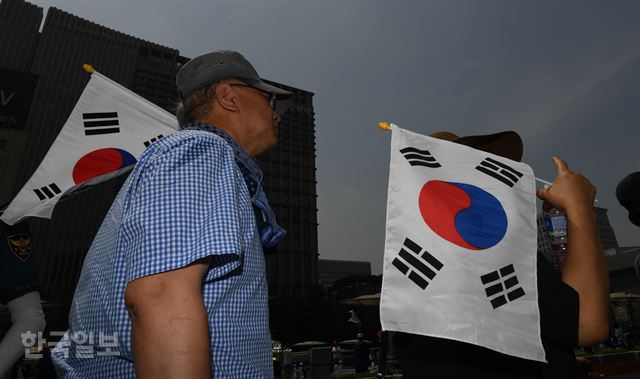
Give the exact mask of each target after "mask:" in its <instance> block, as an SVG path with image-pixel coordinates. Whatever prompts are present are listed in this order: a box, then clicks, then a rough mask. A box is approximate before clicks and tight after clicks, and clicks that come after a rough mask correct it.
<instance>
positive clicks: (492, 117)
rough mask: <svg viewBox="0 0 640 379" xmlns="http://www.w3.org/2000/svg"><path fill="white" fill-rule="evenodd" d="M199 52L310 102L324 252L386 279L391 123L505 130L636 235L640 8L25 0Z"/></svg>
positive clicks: (543, 168)
mask: <svg viewBox="0 0 640 379" xmlns="http://www.w3.org/2000/svg"><path fill="white" fill-rule="evenodd" d="M33 2H34V3H35V4H37V5H40V6H44V7H45V8H47V7H48V6H55V7H57V8H60V9H62V10H65V11H67V12H69V13H72V14H75V15H78V16H80V17H83V18H86V19H89V20H91V21H94V22H96V23H98V24H101V25H104V26H107V27H110V28H113V29H115V30H118V31H122V32H124V33H127V34H131V35H134V36H136V37H140V38H143V39H146V40H149V41H153V42H156V43H159V44H162V45H165V46H169V47H173V48H176V49H178V50H180V52H181V54H182V55H184V56H195V55H197V54H199V53H201V52H205V51H208V50H215V49H232V50H237V51H240V52H241V53H243V54H244V55H245V56H246V57H247V58H248V59H249V60H250V61H251V62H253V64H254V65H255V66H256V68H257V70H258V72H259V73H260V74H261V75H262V76H263V77H266V78H268V79H271V80H275V81H278V82H281V83H285V84H288V85H291V86H294V87H298V88H302V89H305V90H308V91H311V92H314V93H315V97H314V106H315V112H316V132H317V156H318V158H317V162H316V164H317V168H318V195H319V198H318V208H319V223H320V226H319V244H320V246H319V249H320V258H330V259H353V260H368V261H371V262H372V268H373V271H374V273H380V272H381V270H382V256H383V249H384V223H385V208H386V196H387V193H386V191H387V179H388V163H389V141H390V135H389V134H388V133H384V132H381V131H378V129H377V128H376V124H377V122H378V121H381V120H389V121H392V122H394V123H396V124H398V125H400V126H401V127H403V128H406V129H410V130H413V131H415V132H419V133H425V134H429V133H432V132H434V131H439V130H449V131H452V132H455V133H457V134H459V135H468V134H483V133H488V132H495V131H500V130H506V129H512V130H515V131H517V132H518V133H520V135H521V136H522V137H523V139H524V142H525V154H524V159H523V160H524V161H525V162H527V163H529V164H530V165H531V166H532V167H533V169H534V171H535V172H536V175H537V176H538V177H541V178H545V179H548V180H552V179H553V177H554V169H553V165H552V163H551V159H550V158H551V156H552V155H553V154H558V155H560V156H561V157H562V158H564V159H566V160H567V161H568V162H569V166H570V167H571V168H573V169H575V170H578V171H580V172H582V173H583V174H585V175H586V176H587V177H589V178H590V179H591V181H592V182H593V183H594V184H595V185H596V186H597V187H598V195H597V197H598V199H599V201H600V202H599V205H600V206H602V207H605V208H608V209H609V217H610V220H611V223H612V225H613V227H614V229H615V232H616V235H617V237H618V241H619V243H620V244H621V245H623V246H624V245H640V228H637V227H634V226H633V225H631V223H630V222H629V221H628V219H627V216H626V211H625V210H624V209H623V208H622V207H621V206H620V205H619V204H618V202H617V201H616V199H615V186H616V184H617V183H618V182H619V181H620V180H621V179H622V178H623V177H624V176H625V175H627V174H628V173H630V172H632V171H639V170H640V154H639V153H638V142H639V141H640V139H639V138H638V137H639V136H640V129H639V128H638V127H637V124H638V123H639V121H640V46H639V45H638V41H639V40H640V22H638V17H639V16H640V2H638V1H633V0H630V1H599V2H594V1H582V0H581V1H558V0H553V1H512V0H504V1H486V0H468V1H452V0H441V1H401V0H394V1H374V0H367V1H364V0H351V1H320V0H316V1H302V0H296V1H268V0H253V1H242V0H235V1H190V0H180V1H178V0H175V1H169V0H155V1H113V0H93V1H79V0H73V1H44V0H43V1H33Z"/></svg>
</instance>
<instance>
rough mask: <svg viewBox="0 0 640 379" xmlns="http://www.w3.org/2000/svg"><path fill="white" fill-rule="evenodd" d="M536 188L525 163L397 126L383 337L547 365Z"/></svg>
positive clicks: (382, 304)
mask: <svg viewBox="0 0 640 379" xmlns="http://www.w3.org/2000/svg"><path fill="white" fill-rule="evenodd" d="M534 180H535V177H534V175H533V171H532V169H531V168H530V167H529V166H527V165H526V164H524V163H520V162H515V161H512V160H509V159H506V158H503V157H500V156H497V155H493V154H490V153H486V152H483V151H480V150H476V149H473V148H470V147H468V146H464V145H460V144H456V143H453V142H448V141H443V140H439V139H435V138H431V137H427V136H424V135H420V134H416V133H412V132H410V131H407V130H403V129H401V128H399V127H397V126H395V125H394V126H392V138H391V163H390V172H389V194H388V203H387V225H386V244H385V253H384V275H383V284H382V295H381V301H380V314H381V322H382V327H383V330H389V331H401V332H407V333H412V334H419V335H425V336H432V337H440V338H446V339H451V340H457V341H462V342H466V343H471V344H475V345H479V346H482V347H485V348H489V349H492V350H495V351H498V352H501V353H504V354H509V355H512V356H516V357H520V358H525V359H531V360H535V361H541V362H545V353H544V349H543V347H542V342H541V339H540V315H539V312H538V292H537V286H536V243H537V238H536V236H537V231H536V203H535V182H534Z"/></svg>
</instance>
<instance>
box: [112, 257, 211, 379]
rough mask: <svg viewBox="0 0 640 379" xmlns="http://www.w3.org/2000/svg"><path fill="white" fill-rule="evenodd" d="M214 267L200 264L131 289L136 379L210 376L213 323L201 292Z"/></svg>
mask: <svg viewBox="0 0 640 379" xmlns="http://www.w3.org/2000/svg"><path fill="white" fill-rule="evenodd" d="M209 263H210V260H209V259H204V260H200V261H197V262H195V263H193V264H191V265H189V266H186V267H183V268H180V269H177V270H172V271H167V272H163V273H159V274H155V275H150V276H146V277H143V278H139V279H136V280H133V281H131V282H130V283H129V284H128V285H127V288H126V289H125V293H124V298H125V303H126V305H127V311H128V312H129V316H130V317H131V334H132V340H133V357H134V364H135V368H136V377H138V378H142V379H145V378H154V379H155V378H211V357H210V347H209V321H208V319H207V312H206V310H205V307H204V301H203V299H202V292H201V289H202V288H201V287H202V281H203V278H204V275H205V273H206V272H207V268H208V267H209Z"/></svg>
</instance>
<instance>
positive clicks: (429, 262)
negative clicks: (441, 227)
mask: <svg viewBox="0 0 640 379" xmlns="http://www.w3.org/2000/svg"><path fill="white" fill-rule="evenodd" d="M405 247H406V248H407V249H409V250H410V251H411V252H409V251H407V250H406V249H405ZM421 251H422V247H420V246H418V244H417V243H415V242H413V241H411V240H410V239H408V238H406V239H405V240H404V247H403V248H401V249H400V252H399V253H398V256H397V257H396V258H395V259H394V260H393V262H391V263H392V264H393V265H394V266H395V268H397V269H398V270H400V272H401V273H403V274H405V275H407V272H408V273H409V275H408V277H409V279H411V280H412V281H413V282H414V283H415V284H417V285H418V287H420V288H422V289H425V288H427V285H428V284H429V280H431V279H433V278H434V277H435V276H436V272H435V271H440V269H442V266H443V264H442V262H440V261H439V260H437V259H436V257H434V256H433V255H431V254H429V252H428V251H426V250H425V251H424V253H422V255H420V252H421ZM434 270H435V271H434Z"/></svg>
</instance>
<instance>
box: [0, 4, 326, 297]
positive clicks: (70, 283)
mask: <svg viewBox="0 0 640 379" xmlns="http://www.w3.org/2000/svg"><path fill="white" fill-rule="evenodd" d="M41 20H42V8H39V7H37V6H35V5H32V4H29V3H26V2H24V1H22V0H2V2H1V3H0V51H1V52H2V53H1V54H0V69H10V70H17V71H19V72H20V74H21V75H24V76H25V77H30V78H32V79H33V80H37V84H36V85H35V90H34V93H33V96H32V101H31V104H30V110H29V112H28V117H26V118H25V119H26V123H25V124H24V125H23V126H22V127H21V128H18V129H9V128H7V127H4V126H0V169H2V170H1V171H0V179H1V180H2V188H3V191H2V192H0V197H1V198H0V200H2V201H9V200H10V199H11V197H12V196H13V195H15V194H16V193H17V191H18V190H19V189H20V188H21V187H22V185H23V184H24V183H25V182H26V181H27V179H28V178H29V177H30V176H31V174H32V173H33V172H34V170H35V169H36V168H37V166H38V165H39V164H40V162H41V161H42V159H43V158H44V156H45V154H46V152H47V151H48V149H49V147H50V146H51V144H52V143H53V141H54V140H55V138H56V136H57V135H58V133H59V131H60V129H61V128H62V126H63V124H64V123H65V121H66V119H67V117H68V116H69V114H70V112H71V110H72V109H73V107H74V105H75V103H76V101H77V100H78V98H79V97H80V94H81V93H82V90H83V89H84V87H85V85H86V83H87V81H88V80H89V77H90V76H89V75H88V74H87V73H86V72H84V71H83V69H82V65H83V64H85V63H89V64H92V65H93V66H94V67H95V69H96V70H97V71H99V72H101V73H102V74H104V75H106V76H108V77H109V78H111V79H113V80H115V81H116V82H118V83H120V84H122V85H123V86H125V87H127V88H129V89H131V90H133V91H135V92H136V93H138V94H140V95H142V96H143V97H145V98H147V99H148V100H150V101H152V102H153V103H155V104H157V105H158V106H160V107H162V108H165V109H167V110H170V109H171V108H172V106H173V105H174V103H175V101H176V99H177V91H176V88H175V83H174V81H175V74H176V72H177V71H178V69H179V68H180V65H181V64H183V63H185V62H186V61H187V60H188V58H185V57H182V56H180V54H179V52H178V50H176V49H172V48H168V47H164V46H160V45H157V44H154V43H151V42H148V41H144V40H141V39H138V38H135V37H132V36H129V35H126V34H123V33H120V32H117V31H114V30H111V29H109V28H106V27H104V26H100V25H97V24H95V23H93V22H90V21H87V20H84V19H81V18H79V17H77V16H74V15H71V14H69V13H66V12H63V11H61V10H59V9H56V8H50V9H49V11H48V13H47V16H46V19H45V21H44V26H43V28H42V32H41V33H39V32H38V30H39V27H40V23H41ZM221 48H227V47H226V46H221ZM273 84H275V85H277V86H280V87H283V88H287V89H289V90H291V91H292V92H294V95H295V97H294V104H293V106H292V107H291V110H290V111H289V112H288V113H287V114H285V115H284V117H283V120H282V123H281V131H280V136H281V145H280V148H279V149H278V150H276V151H272V152H270V153H268V154H265V155H264V156H262V157H260V158H259V164H260V166H261V167H262V169H263V171H264V174H265V190H266V192H267V194H268V196H269V199H270V201H271V203H272V205H273V208H274V211H275V212H276V214H277V216H278V218H279V220H280V223H281V224H282V225H283V226H284V227H285V228H286V229H287V230H288V232H289V234H288V236H287V237H286V239H285V240H284V241H283V242H281V244H280V245H279V246H278V247H277V251H275V252H274V253H273V254H269V255H268V257H267V262H268V263H267V264H268V277H269V286H270V295H271V296H282V297H288V296H293V297H298V298H301V297H302V298H303V297H306V296H307V295H308V294H309V293H310V289H311V287H312V286H314V285H315V284H317V281H318V273H317V261H318V242H317V217H316V213H317V209H316V182H315V143H314V141H315V126H314V112H313V102H312V97H313V94H312V93H310V92H307V91H304V90H300V89H296V88H291V87H288V86H285V85H282V84H278V83H273ZM124 180H125V177H119V178H116V179H113V180H110V181H108V182H105V183H102V184H100V185H97V186H95V187H93V188H91V189H89V190H87V191H85V192H83V193H80V194H78V195H76V196H74V197H72V198H70V199H67V200H64V201H61V202H59V203H58V205H57V206H56V210H55V212H54V215H53V218H52V219H50V220H46V219H30V220H29V225H30V227H31V230H32V233H33V238H32V249H33V251H34V253H35V255H36V256H37V258H38V265H39V271H40V277H41V281H42V286H43V291H42V292H43V294H44V295H45V297H48V298H58V299H60V298H61V297H64V299H60V300H69V299H68V298H69V297H70V295H71V294H72V293H73V290H74V287H75V284H76V281H77V278H78V275H79V273H80V269H81V267H82V262H83V260H84V256H85V254H86V252H87V250H88V249H89V246H90V245H91V242H92V240H93V237H94V236H95V233H96V232H97V230H98V228H99V226H100V224H101V222H102V219H103V217H104V215H105V214H106V212H107V210H108V209H109V207H110V205H111V202H112V201H113V199H114V197H115V195H116V194H117V192H118V190H119V188H120V186H121V185H122V183H123V182H124Z"/></svg>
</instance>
